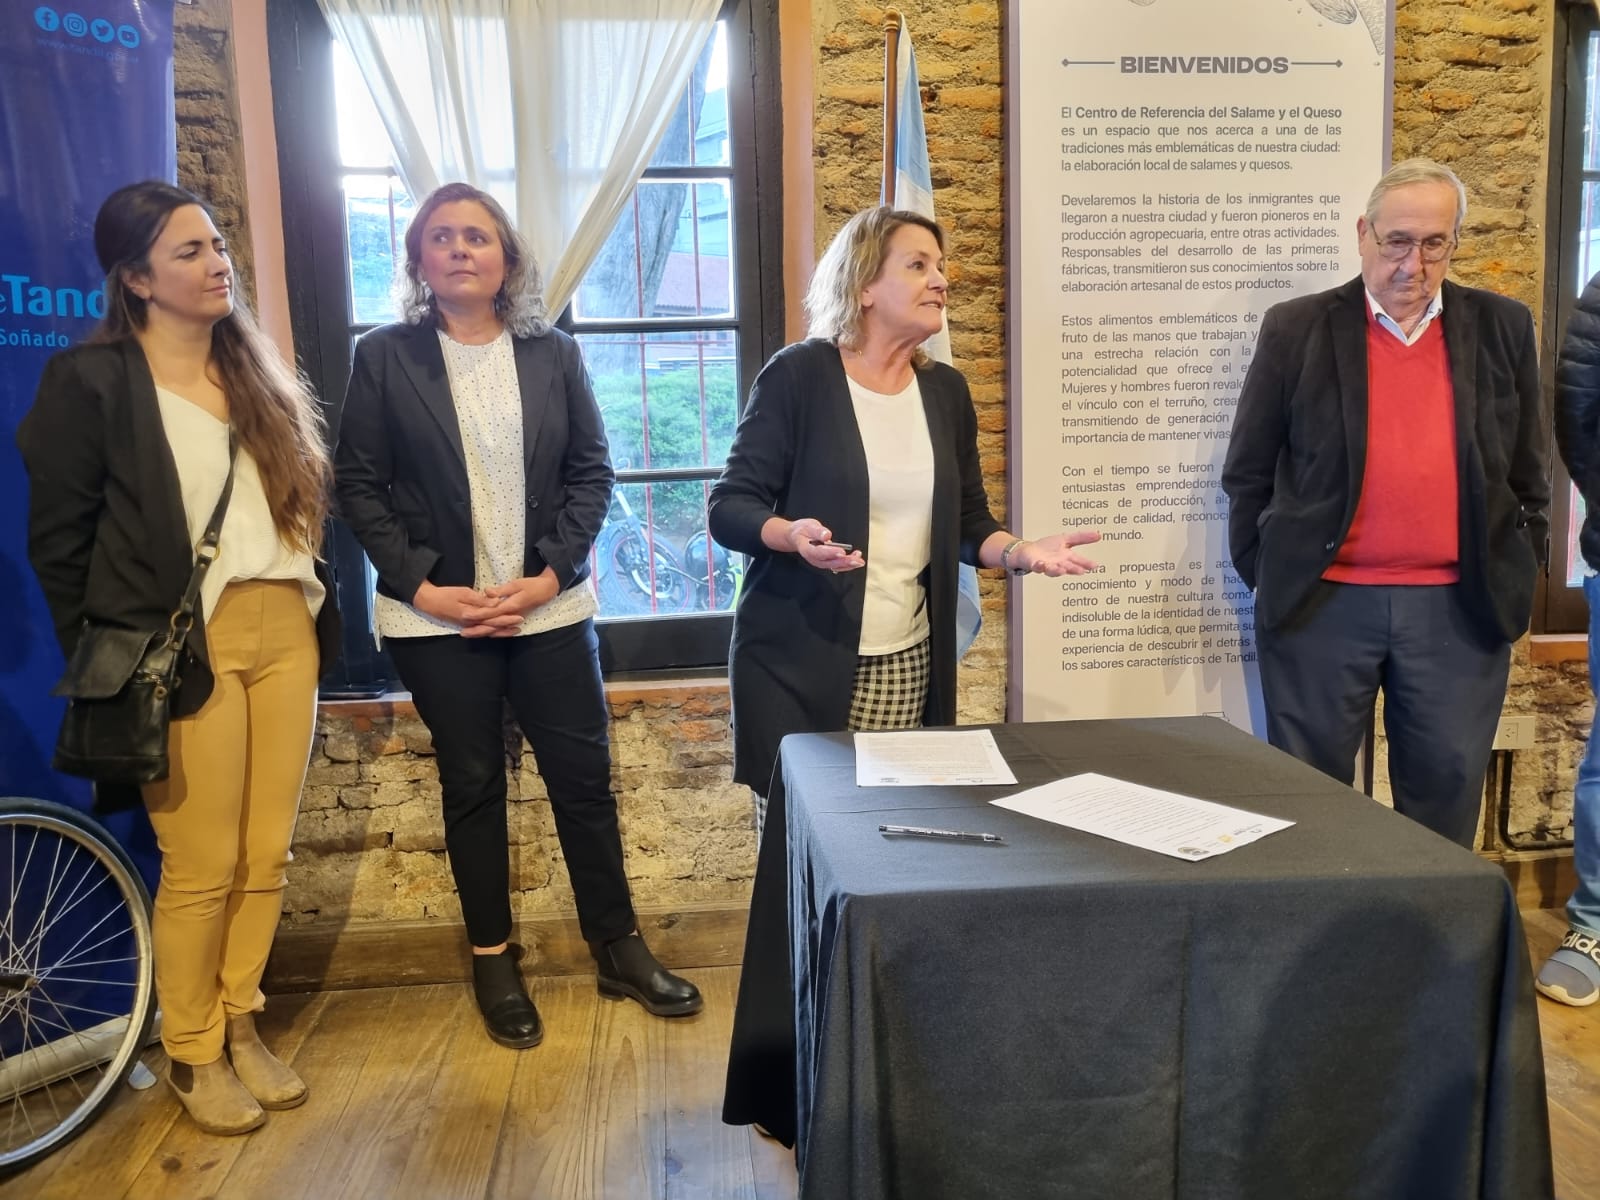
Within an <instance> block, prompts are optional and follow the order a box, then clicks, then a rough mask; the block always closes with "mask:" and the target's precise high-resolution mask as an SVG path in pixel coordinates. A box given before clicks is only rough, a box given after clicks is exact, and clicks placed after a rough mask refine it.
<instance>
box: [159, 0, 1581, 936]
mask: <svg viewBox="0 0 1600 1200" xmlns="http://www.w3.org/2000/svg"><path fill="white" fill-rule="evenodd" d="M899 8H900V10H901V11H903V12H904V13H905V16H906V20H907V22H908V24H909V26H910V28H911V29H912V31H913V33H914V35H915V37H916V45H917V57H918V67H919V72H920V78H921V83H922V85H923V104H924V112H925V120H926V123H927V130H928V140H929V148H930V152H931V158H932V159H933V182H934V188H935V191H936V199H937V204H938V209H939V213H940V216H941V217H942V218H943V219H944V221H945V222H946V224H947V226H948V227H949V229H950V238H951V241H950V247H949V257H950V263H951V279H952V287H953V289H954V293H955V303H954V305H953V306H952V309H951V316H952V330H951V332H952V337H953V344H954V350H955V354H956V359H957V365H958V366H960V368H961V369H962V370H963V371H964V372H965V373H966V375H967V378H968V379H969V380H970V382H971V384H972V390H973V397H974V400H975V401H976V404H977V408H978V421H979V428H980V439H981V444H980V450H981V454H982V461H983V469H984V475H985V480H986V483H987V485H988V489H989V495H990V501H991V503H992V505H993V506H994V508H995V511H996V513H997V514H998V515H1002V516H1003V513H1004V508H1005V501H1006V404H1007V393H1006V374H1005V296H1004V283H1005V242H1004V236H1005V230H1004V205H1005V193H1004V188H1003V167H1004V163H1003V157H1004V155H1003V132H1004V124H1003V110H1002V94H1001V86H1000V85H1001V61H1002V45H1003V31H1002V10H1003V6H1002V5H997V4H986V3H973V4H960V3H957V4H950V3H940V2H936V0H906V2H905V3H902V4H900V5H899ZM228 9H229V6H228V4H227V3H226V0H200V3H198V4H196V5H193V6H180V8H179V50H178V102H179V122H180V129H179V143H180V164H181V165H180V171H181V173H182V177H183V179H184V181H185V182H186V183H187V184H188V185H189V186H191V187H194V188H195V189H196V190H198V191H200V192H202V194H205V195H207V196H208V198H210V199H212V200H213V201H214V202H215V203H216V204H217V205H218V209H219V215H220V216H221V219H222V221H223V223H224V224H225V225H226V226H228V231H229V233H230V235H231V236H232V237H233V239H234V241H235V244H236V245H239V246H240V247H241V249H243V248H244V247H245V246H246V244H247V239H246V238H245V236H244V234H245V232H246V230H245V220H246V219H247V214H246V213H245V211H244V206H243V204H242V201H241V197H243V195H244V187H243V174H242V170H241V168H240V164H239V157H238V154H237V152H236V149H235V147H236V144H237V137H236V130H237V126H238V121H237V115H236V113H235V112H234V106H233V102H232V95H231V84H230V80H231V65H230V59H229V55H230V53H231V48H230V31H229V21H228ZM1398 10H1399V11H1398V22H1397V23H1398V34H1397V62H1396V95H1395V137H1394V150H1395V154H1396V156H1397V157H1398V156H1404V155H1407V154H1412V153H1425V154H1430V155H1432V156H1434V157H1437V158H1439V159H1440V160H1441V161H1444V162H1447V163H1450V164H1451V165H1452V166H1454V167H1455V168H1456V169H1457V170H1458V171H1459V172H1460V173H1461V174H1462V176H1463V177H1464V178H1465V180H1466V181H1467V184H1468V186H1469V188H1470V189H1471V190H1472V194H1473V198H1474V199H1473V206H1472V210H1471V213H1470V215H1469V219H1468V223H1467V228H1466V232H1465V238H1464V242H1463V246H1462V250H1461V253H1460V254H1459V255H1458V257H1457V261H1456V269H1455V274H1456V277H1457V278H1458V279H1459V280H1461V281H1462V282H1463V283H1470V284H1478V285H1482V286H1487V287H1493V288H1495V289H1497V290H1500V291H1504V292H1506V293H1507V294H1510V295H1513V296H1516V297H1518V298H1519V299H1522V300H1524V301H1526V302H1527V303H1529V304H1530V305H1534V306H1537V303H1538V300H1539V296H1540V292H1539V289H1540V286H1541V278H1542V272H1543V238H1544V230H1543V228H1542V221H1543V214H1544V193H1545V177H1546V170H1545V167H1544V161H1545V154H1546V145H1545V144H1546V140H1547V130H1548V114H1549V97H1548V87H1549V76H1550V30H1551V26H1552V21H1553V0H1399V4H1398ZM884 11H885V10H884V9H883V8H879V7H876V6H871V5H863V4H855V3H850V2H849V0H844V2H840V0H815V2H814V3H813V6H812V42H813V44H812V51H813V82H814V89H815V96H814V100H815V105H816V122H815V132H814V146H813V152H814V162H815V188H816V190H815V202H816V203H815V210H814V212H815V228H816V235H817V245H818V249H819V250H820V249H821V247H822V246H824V245H826V242H827V239H828V238H829V237H831V236H832V234H833V232H834V231H835V230H836V229H837V228H838V226H839V224H840V223H841V222H842V221H843V219H844V218H845V217H846V216H848V215H849V214H850V213H852V212H854V211H855V210H857V209H859V208H861V207H863V206H865V205H868V204H871V203H873V202H875V200H876V198H877V194H878V178H877V165H876V164H877V162H878V161H879V158H880V155H881V136H882V114H881V109H880V107H879V105H880V102H881V99H880V81H881V78H882V59H883V42H882V28H883V15H884ZM1005 587H1006V585H1005V583H1004V581H1003V580H1002V579H1000V578H999V577H998V576H997V575H994V574H992V573H991V574H989V575H988V577H986V578H985V579H984V581H983V591H984V609H985V629H984V633H983V635H982V637H981V638H980V640H979V642H978V645H977V646H976V647H975V648H974V650H973V652H972V653H971V654H969V656H968V658H967V659H966V661H965V662H964V663H963V666H962V670H961V676H960V688H961V700H960V711H961V716H962V719H963V720H965V721H988V720H996V719H999V718H1000V717H1001V716H1002V715H1003V713H1004V703H1005V702H1004V692H1005V674H1006V662H1005V652H1006V644H1007V643H1006V593H1005ZM1586 697H1587V680H1586V671H1585V670H1584V668H1583V665H1582V664H1576V663H1575V664H1561V665H1558V666H1538V667H1536V666H1533V665H1531V664H1530V662H1529V661H1528V654H1527V646H1526V643H1524V644H1523V645H1522V646H1521V647H1519V648H1518V653H1517V656H1516V664H1515V666H1514V669H1513V683H1512V691H1511V696H1510V699H1509V701H1508V703H1509V705H1510V707H1512V708H1514V709H1517V710H1521V711H1531V712H1535V713H1536V714H1537V715H1538V717H1539V737H1540V743H1539V746H1538V748H1537V749H1536V750H1535V751H1534V752H1532V753H1524V754H1522V755H1519V760H1518V762H1517V763H1516V766H1515V770H1514V773H1513V780H1514V784H1515V795H1514V808H1513V812H1514V820H1513V828H1514V829H1518V830H1523V831H1534V830H1541V829H1554V830H1560V829H1562V828H1563V827H1564V825H1565V823H1566V822H1567V820H1568V814H1569V812H1570V788H1571V779H1572V768H1573V762H1574V759H1575V757H1576V755H1577V754H1578V753H1579V752H1581V748H1582V736H1583V734H1584V733H1585V732H1586V730H1587V722H1588V719H1589V712H1590V710H1589V709H1588V707H1587V699H1586ZM611 703H612V713H613V736H614V759H615V782H616V785H617V789H618V794H619V802H620V806H621V816H622V824H623V840H624V845H625V852H626V855H627V860H628V868H629V872H630V875H631V877H632V879H633V881H634V889H635V893H636V896H637V899H638V901H639V903H640V904H641V906H644V907H670V906H673V905H680V904H687V903H709V904H716V903H721V902H726V903H739V902H741V901H742V899H743V898H744V897H745V896H746V895H747V894H748V887H749V879H750V876H751V873H752V870H753V865H754V844H755V843H754V837H753V830H752V827H751V820H750V814H749V805H748V799H747V794H746V793H745V792H744V790H743V789H741V788H735V787H733V785H732V784H730V783H729V782H728V764H729V760H730V757H731V753H730V746H729V739H728V733H727V692H726V688H725V686H722V685H708V686H689V687H667V688H656V689H649V688H627V687H613V688H612V689H611ZM1380 750H1381V747H1380ZM1380 766H1381V762H1380ZM507 771H508V780H509V786H510V790H511V795H512V797H513V799H514V800H515V801H516V803H515V804H514V805H513V809H512V823H511V827H512V830H513V866H514V885H513V887H514V892H515V894H516V904H517V909H518V911H519V912H520V913H522V914H527V915H534V914H546V913H557V912H565V911H569V910H570V906H571V893H570V889H569V887H568V885H567V880H566V875H565V872H564V871H563V870H561V869H560V867H559V863H560V851H559V847H558V846H557V844H556V842H555V839H554V835H553V830H552V827H551V823H550V816H549V806H548V804H547V803H546V802H545V801H544V799H543V791H542V785H541V783H540V781H539V779H538V776H537V774H536V772H534V770H533V769H532V760H531V757H530V756H529V755H528V752H527V750H526V747H525V746H523V745H522V744H520V742H518V741H517V740H516V739H515V738H514V737H508V742H507ZM1380 776H1381V771H1380ZM437 795H438V783H437V774H436V772H435V771H434V768H433V763H432V759H431V747H430V746H429V743H428V739H427V735H426V731H425V730H424V729H423V728H422V727H421V725H420V723H419V722H418V721H417V720H416V718H415V717H414V716H413V715H411V714H410V713H409V710H408V709H407V708H405V707H404V706H400V707H386V706H382V705H367V706H358V707H348V706H341V707H331V708H329V709H328V710H327V711H325V712H324V714H323V717H322V719H321V721H320V724H319V731H318V735H317V743H316V753H315V756H314V758H313V763H312V767H311V774H310V777H309V779H308V783H307V789H306V803H305V812H304V814H303V816H302V818H301V822H300V827H299V831H298V836H297V841H296V861H295V864H294V866H293V868H292V871H291V887H290V890H289V893H288V896H287V898H286V902H285V903H286V909H287V917H286V919H287V920H288V921H290V922H292V923H298V924H309V923H318V922H343V921H346V920H351V921H375V920H386V919H401V918H430V917H437V918H445V919H453V918H455V917H456V916H457V915H458V909H457V907H456V902H455V899H454V894H453V889H452V888H451V886H450V881H449V874H448V870H447V867H446V864H445V861H444V855H443V850H442V838H441V830H440V823H439V819H438V812H437Z"/></svg>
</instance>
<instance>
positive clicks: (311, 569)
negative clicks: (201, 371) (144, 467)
mask: <svg viewBox="0 0 1600 1200" xmlns="http://www.w3.org/2000/svg"><path fill="white" fill-rule="evenodd" d="M156 402H157V403H158V404H159V405H160V406H161V427H162V429H163V430H164V431H165V432H166V435H167V445H168V446H170V447H171V448H172V459H173V462H174V463H175V464H176V465H177V468H178V490H179V492H180V493H181V494H182V495H183V515H184V520H185V522H186V523H187V524H188V527H189V545H190V547H191V548H193V547H195V546H198V545H199V544H200V539H201V538H202V537H203V536H205V532H206V522H207V521H209V520H210V519H211V514H212V512H213V511H214V510H215V509H216V507H217V500H218V499H219V498H220V497H221V496H222V485H223V484H224V483H225V482H226V481H227V478H228V423H227V422H226V421H219V420H218V419H217V418H216V417H214V416H212V415H211V414H210V413H208V412H207V411H206V410H205V409H203V408H201V407H200V406H199V405H198V404H195V403H193V402H192V401H189V400H185V399H184V398H183V397H182V396H180V395H178V393H177V392H173V391H169V390H168V389H166V388H164V387H158V388H156ZM220 538H221V540H220V541H219V542H218V543H217V557H216V560H215V561H213V562H212V564H211V566H210V568H209V569H207V571H206V577H205V579H204V581H203V582H202V583H201V584H200V614H201V617H202V618H203V619H204V618H208V617H210V616H211V611H212V609H213V608H215V607H216V603H217V597H218V596H220V595H222V589H223V588H225V587H227V586H228V584H230V583H233V582H235V581H236V580H247V579H293V580H297V581H299V583H300V586H301V588H303V589H304V591H305V594H306V604H307V606H308V607H309V608H310V609H311V615H312V616H313V617H315V616H316V615H317V613H318V612H319V611H320V610H321V608H322V601H323V599H324V588H323V586H322V583H321V582H320V581H319V580H318V579H317V575H316V569H315V563H314V562H313V560H312V558H311V555H309V554H307V553H306V552H305V551H303V550H292V549H290V548H289V547H288V546H286V545H284V543H283V539H282V538H281V537H279V536H278V529H277V526H275V525H274V524H273V523H272V509H271V508H270V507H269V506H268V504H267V493H266V491H265V489H263V488H262V486H261V473H260V472H259V471H258V470H257V468H256V460H255V459H254V458H252V457H251V456H250V452H249V451H248V450H246V449H244V447H242V446H241V447H240V448H239V458H238V465H237V466H236V467H235V468H234V472H233V495H232V497H231V498H230V499H229V500H228V511H227V512H226V513H225V514H224V515H223V518H222V530H221V534H220Z"/></svg>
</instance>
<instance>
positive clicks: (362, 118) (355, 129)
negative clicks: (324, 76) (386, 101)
mask: <svg viewBox="0 0 1600 1200" xmlns="http://www.w3.org/2000/svg"><path fill="white" fill-rule="evenodd" d="M333 96H334V100H333V106H334V108H335V110H336V111H337V112H338V126H339V165H340V166H344V167H387V166H388V165H389V132H388V130H386V129H385V128H384V127H383V121H382V120H381V119H380V118H379V116H378V107H377V105H375V104H373V102H372V93H370V92H369V91H367V84H366V81H365V80H364V79H362V78H361V72H360V71H359V70H358V69H357V68H356V63H355V59H353V58H351V57H350V51H349V50H347V49H345V46H344V43H343V42H341V41H339V40H338V39H337V38H335V39H333Z"/></svg>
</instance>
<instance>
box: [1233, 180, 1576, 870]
mask: <svg viewBox="0 0 1600 1200" xmlns="http://www.w3.org/2000/svg"><path fill="white" fill-rule="evenodd" d="M1466 206H1467V193H1466V188H1465V187H1463V186H1462V183H1461V181H1460V180H1459V179H1458V178H1456V176H1455V174H1454V173H1453V172H1451V171H1450V170H1448V169H1447V168H1445V167H1442V166H1440V165H1439V164H1437V163H1434V162H1430V161H1428V160H1426V159H1410V160H1408V161H1406V162H1402V163H1400V164H1398V165H1396V166H1395V167H1393V168H1392V169H1391V170H1390V171H1389V172H1388V174H1386V175H1385V176H1384V177H1383V178H1382V179H1381V180H1379V181H1378V185H1377V186H1376V187H1375V188H1373V190H1372V195H1371V197H1370V198H1369V199H1368V201H1367V210H1366V212H1365V214H1363V215H1362V216H1361V217H1360V218H1359V219H1358V220H1357V221H1356V231H1357V234H1358V235H1359V237H1360V244H1361V277H1360V278H1359V279H1352V280H1350V281H1349V282H1348V283H1346V284H1344V285H1342V286H1340V287H1337V288H1333V289H1332V290H1330V291H1326V292H1320V293H1318V294H1316V295H1313V296H1304V297H1301V298H1299V299H1295V300H1289V301H1286V302H1285V303H1282V304H1278V305H1275V306H1274V307H1272V308H1271V309H1269V310H1268V311H1267V314H1266V316H1265V317H1264V318H1263V320H1262V323H1261V332H1260V335H1259V337H1258V340H1257V342H1256V349H1255V356H1254V358H1253V359H1252V360H1251V365H1250V369H1249V371H1248V373H1247V374H1246V376H1245V381H1244V387H1243V390H1242V391H1241V392H1240V395H1239V405H1238V410H1237V412H1236V413H1235V416H1234V424H1233V433H1232V436H1231V439H1230V441H1229V444H1228V453H1227V460H1226V462H1225V463H1224V466H1223V473H1222V487H1223V490H1224V491H1225V492H1227V494H1228V499H1229V502H1230V508H1229V513H1228V541H1229V549H1230V551H1231V553H1232V556H1233V562H1234V566H1235V567H1236V568H1237V570H1238V572H1239V575H1240V577H1241V578H1242V579H1243V580H1244V581H1245V583H1246V584H1248V585H1249V586H1250V587H1252V588H1254V589H1255V594H1256V604H1255V622H1256V641H1257V654H1258V662H1259V666H1260V668H1261V691H1262V697H1263V700H1264V702H1265V707H1266V715H1267V737H1268V739H1269V740H1270V741H1271V742H1272V744H1273V745H1275V746H1278V747H1280V748H1281V749H1284V750H1287V751H1288V752H1289V753H1291V754H1293V755H1294V756H1295V757H1296V758H1299V759H1301V760H1302V761H1304V762H1307V763H1310V764H1311V765H1312V766H1314V767H1317V768H1318V769H1320V770H1322V771H1324V772H1326V773H1327V774H1329V775H1331V776H1333V777H1334V778H1336V779H1339V780H1342V781H1344V782H1345V783H1350V782H1352V780H1353V778H1354V775H1355V758H1356V752H1357V750H1358V749H1359V747H1360V744H1361V739H1362V736H1363V733H1364V731H1365V729H1366V726H1367V723H1368V721H1369V719H1370V717H1371V714H1372V711H1373V706H1374V704H1375V703H1376V700H1377V696H1378V693H1379V691H1382V692H1383V696H1384V704H1383V720H1384V729H1385V732H1386V733H1387V735H1388V739H1389V747H1388V748H1389V782H1390V785H1391V788H1392V791H1393V795H1394V802H1395V807H1396V809H1398V810H1399V811H1400V812H1401V813H1403V814H1405V815H1406V816H1409V817H1411V818H1412V819H1414V820H1416V821H1418V822H1420V823H1421V824H1423V825H1425V826H1427V827H1428V828H1430V829H1432V830H1434V831H1435V832H1437V833H1439V834H1442V835H1443V836H1445V837H1447V838H1449V839H1451V840H1452V841H1454V842H1457V843H1459V844H1461V845H1463V846H1470V845H1471V844H1472V842H1473V839H1474V835H1475V834H1476V832H1477V827H1478V811H1479V805H1480V802H1481V800H1482V797H1483V786H1484V774H1485V771H1486V769H1487V766H1488V759H1489V752H1490V748H1491V746H1492V744H1493V740H1494V730H1495V726H1496V724H1497V723H1498V721H1499V717H1500V709H1501V705H1502V704H1503V702H1504V700H1505V690H1506V676H1507V672H1508V670H1509V668H1510V659H1511V643H1512V642H1513V641H1515V640H1516V639H1517V638H1518V637H1520V636H1521V634H1522V633H1523V631H1524V630H1525V629H1526V628H1527V625H1528V615H1529V612H1530V610H1531V608H1532V604H1533V593H1534V584H1535V580H1536V577H1537V575H1538V572H1539V567H1540V564H1541V563H1543V562H1544V560H1545V557H1546V548H1547V539H1548V524H1549V520H1548V509H1549V504H1550V482H1549V470H1548V456H1549V450H1548V438H1547V430H1546V422H1545V418H1544V413H1543V411H1542V407H1541V404H1540V398H1539V368H1538V360H1537V354H1536V350H1535V339H1534V330H1533V319H1532V317H1531V316H1530V315H1529V313H1528V310H1527V308H1525V307H1524V306H1523V305H1521V304H1519V303H1517V302H1516V301H1513V300H1508V299H1506V298H1504V297H1502V296H1497V295H1495V294H1493V293H1491V292H1486V291H1481V290H1479V289H1477V288H1466V287H1460V286H1458V285H1456V284H1453V283H1450V282H1449V281H1447V280H1446V279H1445V272H1446V270H1447V269H1448V268H1449V265H1450V255H1451V253H1452V251H1454V249H1455V247H1456V244H1457V241H1458V239H1459V237H1460V234H1461V221H1462V218H1463V217H1464V216H1465V214H1466Z"/></svg>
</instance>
